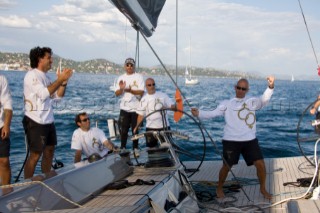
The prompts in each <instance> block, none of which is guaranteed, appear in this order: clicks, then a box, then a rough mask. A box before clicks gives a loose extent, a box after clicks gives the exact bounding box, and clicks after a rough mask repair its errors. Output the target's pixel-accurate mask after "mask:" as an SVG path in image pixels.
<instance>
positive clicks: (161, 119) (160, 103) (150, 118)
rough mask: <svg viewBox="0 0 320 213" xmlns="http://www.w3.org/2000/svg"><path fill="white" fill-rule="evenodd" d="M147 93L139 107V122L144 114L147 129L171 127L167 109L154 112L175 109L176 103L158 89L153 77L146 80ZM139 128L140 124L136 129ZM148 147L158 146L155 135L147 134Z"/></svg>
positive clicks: (155, 129) (159, 129)
mask: <svg viewBox="0 0 320 213" xmlns="http://www.w3.org/2000/svg"><path fill="white" fill-rule="evenodd" d="M146 89H147V94H145V95H144V96H143V97H142V99H141V101H140V104H139V107H138V109H137V113H138V119H137V124H140V122H141V121H142V120H143V116H147V118H146V121H147V123H146V131H161V130H165V129H170V125H169V120H168V117H167V115H166V111H159V112H156V113H153V112H154V111H156V110H161V109H167V108H171V109H174V108H175V105H174V103H173V102H172V100H171V99H170V98H169V96H168V95H167V94H165V93H163V92H159V91H156V83H155V81H154V79H153V78H148V79H147V80H146ZM137 130H138V126H137V127H136V128H135V130H134V131H137ZM146 144H147V147H150V148H151V147H156V146H158V141H157V139H156V138H155V137H154V136H153V135H146Z"/></svg>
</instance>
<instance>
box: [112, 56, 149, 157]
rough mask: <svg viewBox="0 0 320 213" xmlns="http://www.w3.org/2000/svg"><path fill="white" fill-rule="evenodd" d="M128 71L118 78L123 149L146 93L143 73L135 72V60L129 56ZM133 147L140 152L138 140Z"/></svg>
mask: <svg viewBox="0 0 320 213" xmlns="http://www.w3.org/2000/svg"><path fill="white" fill-rule="evenodd" d="M124 68H125V70H126V73H125V74H123V75H121V76H120V77H119V78H118V80H117V85H116V86H117V88H116V91H115V95H116V96H121V102H120V116H119V125H120V140H121V147H120V148H121V149H126V145H127V139H128V132H129V129H130V127H131V131H132V133H133V130H134V128H135V127H136V124H137V116H138V115H137V113H136V109H137V107H138V105H139V100H140V99H141V97H142V95H143V93H144V81H143V77H142V75H141V74H139V73H136V72H135V61H134V59H132V58H127V59H126V60H125V63H124ZM132 149H133V150H135V152H136V154H138V140H135V141H133V146H132Z"/></svg>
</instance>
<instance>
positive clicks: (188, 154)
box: [131, 108, 206, 177]
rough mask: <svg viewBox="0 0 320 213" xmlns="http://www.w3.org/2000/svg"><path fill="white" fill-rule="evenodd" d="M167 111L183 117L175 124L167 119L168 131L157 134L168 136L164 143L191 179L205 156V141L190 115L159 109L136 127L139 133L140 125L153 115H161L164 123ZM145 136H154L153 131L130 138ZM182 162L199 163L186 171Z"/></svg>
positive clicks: (199, 128)
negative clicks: (172, 151)
mask: <svg viewBox="0 0 320 213" xmlns="http://www.w3.org/2000/svg"><path fill="white" fill-rule="evenodd" d="M168 111H173V112H177V111H178V112H181V113H182V114H183V115H185V116H183V117H182V118H181V120H180V121H179V122H177V123H175V122H173V120H171V119H170V118H169V120H170V124H171V125H170V130H168V129H167V130H166V129H164V130H163V131H160V133H159V134H165V135H167V136H168V137H167V139H168V141H166V142H169V143H170V145H171V146H172V148H173V150H174V152H175V154H176V156H177V157H178V159H179V161H180V163H181V164H182V165H183V167H184V169H185V172H186V173H187V174H188V177H191V176H192V175H194V174H195V173H196V172H197V171H199V168H200V167H201V165H202V163H203V161H204V158H205V154H206V139H205V136H204V132H203V130H202V128H201V125H200V124H199V122H198V121H197V120H196V119H195V118H194V117H193V116H192V115H190V114H188V113H186V112H184V111H180V110H174V109H170V108H166V109H160V110H155V111H153V112H152V113H150V114H148V115H147V116H145V117H144V118H143V120H142V121H141V122H140V123H139V124H138V125H137V126H138V128H139V129H140V132H141V128H140V127H141V125H142V124H143V123H145V122H146V119H147V118H148V117H149V116H152V115H153V114H155V113H161V115H162V119H163V123H165V122H166V121H165V116H168V115H167V114H168ZM147 134H154V131H148V132H144V133H139V134H137V135H134V136H132V138H131V139H132V140H136V139H139V138H142V137H144V136H145V135H147ZM191 150H193V151H194V150H196V152H192V151H191ZM136 160H137V158H136ZM183 161H197V162H199V163H197V164H196V165H195V166H196V168H195V169H188V168H186V165H184V164H183Z"/></svg>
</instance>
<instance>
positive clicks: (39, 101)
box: [23, 47, 73, 179]
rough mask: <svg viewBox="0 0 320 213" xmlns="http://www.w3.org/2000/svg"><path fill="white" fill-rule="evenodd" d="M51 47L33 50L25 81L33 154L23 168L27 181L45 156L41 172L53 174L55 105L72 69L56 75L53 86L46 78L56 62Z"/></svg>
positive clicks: (26, 123) (27, 124)
mask: <svg viewBox="0 0 320 213" xmlns="http://www.w3.org/2000/svg"><path fill="white" fill-rule="evenodd" d="M52 54H53V53H52V50H51V48H49V47H42V48H41V47H35V48H33V49H31V50H30V54H29V57H30V65H31V68H32V70H30V71H28V72H27V74H26V75H25V77H24V90H23V93H24V106H25V116H24V118H23V124H24V128H25V132H26V135H27V142H28V148H29V150H30V153H29V156H28V159H27V161H26V164H25V167H24V178H25V179H27V178H31V177H32V176H33V174H34V171H35V168H36V165H37V163H38V161H39V159H40V157H41V155H42V161H41V171H42V172H43V173H48V172H50V170H51V165H52V160H53V155H54V149H55V145H56V144H57V135H56V129H55V125H54V117H53V107H52V105H53V104H54V102H56V101H59V99H61V98H62V97H63V96H64V94H65V91H66V87H67V83H68V80H69V78H70V77H71V76H72V73H73V71H72V70H71V69H64V70H63V72H61V73H57V79H56V80H55V81H54V82H52V81H51V80H50V78H49V76H48V75H47V72H48V71H49V70H50V69H51V66H52V63H53V59H52Z"/></svg>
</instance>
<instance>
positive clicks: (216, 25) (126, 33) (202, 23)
mask: <svg viewBox="0 0 320 213" xmlns="http://www.w3.org/2000/svg"><path fill="white" fill-rule="evenodd" d="M3 2H6V3H7V4H8V3H9V1H0V8H1V5H3V4H1V3H3ZM237 2H241V3H238V4H237V3H227V2H224V1H223V0H201V4H199V2H198V1H194V0H184V1H179V11H178V15H179V19H178V21H179V23H178V24H179V25H178V30H179V32H178V35H179V38H178V48H179V49H178V55H179V60H178V61H179V63H180V64H179V65H181V66H183V65H184V64H183V63H188V62H189V48H190V45H189V41H190V38H191V50H192V51H191V62H192V65H193V66H198V67H215V68H221V69H226V70H236V69H238V70H242V71H246V70H261V69H262V70H261V71H270V69H271V68H275V69H280V68H281V67H280V66H281V65H283V66H286V65H285V64H286V63H284V62H289V61H290V60H292V59H295V60H298V61H304V63H303V65H300V66H313V64H314V56H313V54H312V51H311V48H310V41H309V39H308V36H307V33H306V29H305V26H304V23H303V19H302V16H301V14H300V11H299V10H298V9H297V10H291V11H290V10H288V8H277V10H271V9H270V7H262V6H261V5H258V3H256V5H253V6H251V5H250V4H248V2H249V1H247V0H244V1H237ZM245 3H247V4H246V5H245ZM17 4H18V5H17V7H21V5H20V4H21V3H20V2H18V3H17ZM175 4H176V1H166V4H165V5H164V8H163V11H162V12H161V14H160V17H159V20H158V27H157V29H156V32H155V33H154V35H153V36H152V37H150V38H149V42H150V43H151V44H152V46H153V48H154V49H155V51H156V52H157V54H158V55H159V57H160V58H161V59H162V61H163V62H164V63H165V64H175V54H176V50H175V49H176V38H175V36H176V35H175V33H176V13H175V12H176V8H175V6H176V5H175ZM260 4H262V3H260ZM263 4H264V3H263ZM265 4H268V5H270V4H274V5H275V6H274V7H276V6H277V4H278V3H277V1H275V0H270V2H268V3H265ZM46 5H47V7H46V8H45V7H43V8H37V11H38V12H30V13H27V14H24V15H23V14H20V13H17V14H16V15H13V14H15V12H11V11H9V12H8V14H1V17H0V25H1V26H6V27H15V28H16V31H11V33H10V36H11V39H14V36H15V35H16V34H19V28H26V27H28V28H31V29H32V27H34V30H33V32H32V33H34V34H32V33H31V32H30V35H29V37H25V39H28V40H29V41H32V40H33V41H34V42H36V41H38V40H41V41H43V42H44V41H45V39H46V38H45V37H46V36H48V35H50V39H51V40H54V41H56V42H55V43H56V44H58V42H59V45H60V43H61V45H60V46H61V48H63V47H64V46H66V45H68V50H66V51H64V50H62V51H63V53H64V54H66V55H68V54H69V56H67V57H69V58H71V59H74V60H78V59H79V58H81V59H86V58H95V57H99V58H101V57H103V58H107V59H110V60H111V59H114V58H116V59H117V60H119V61H118V62H121V63H122V61H123V60H122V59H123V58H124V57H126V56H128V55H134V54H135V48H136V44H135V43H136V32H135V31H134V30H133V29H132V28H131V26H130V23H129V22H128V21H127V20H126V18H125V17H124V16H123V14H121V13H120V12H119V11H118V10H117V9H116V8H115V7H114V6H113V5H111V3H110V2H108V1H107V0H91V1H87V0H65V1H64V2H63V3H54V4H53V5H50V4H48V3H46ZM314 7H316V6H314ZM8 10H9V9H8ZM39 11H41V12H39ZM305 13H306V14H305V15H306V18H307V21H308V25H309V29H310V32H311V35H312V38H313V42H314V46H315V48H316V51H317V53H318V55H319V52H320V41H319V40H318V39H316V38H318V37H319V36H320V31H319V29H320V19H319V16H317V15H318V13H317V14H316V15H314V14H312V15H309V14H308V11H306V12H305ZM29 14H32V15H29ZM4 34H6V32H5V31H3V30H2V29H1V28H0V38H1V36H4ZM115 49H116V51H114V50H115ZM116 53H117V54H118V55H116ZM58 54H59V53H58ZM140 57H141V63H144V64H143V65H147V66H150V65H155V64H159V62H158V61H157V60H156V58H155V56H153V55H152V53H151V50H150V49H149V48H148V47H147V44H146V43H145V42H144V39H143V38H142V37H140ZM318 57H319V56H318ZM116 62H117V61H116ZM287 64H289V63H287ZM291 64H292V63H291ZM310 64H312V65H310ZM263 69H265V70H263ZM284 70H289V69H284ZM290 70H291V71H292V69H290ZM304 70H306V69H304ZM276 71H277V70H275V71H274V72H276ZM296 72H298V70H297V71H296Z"/></svg>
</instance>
